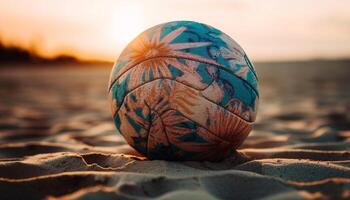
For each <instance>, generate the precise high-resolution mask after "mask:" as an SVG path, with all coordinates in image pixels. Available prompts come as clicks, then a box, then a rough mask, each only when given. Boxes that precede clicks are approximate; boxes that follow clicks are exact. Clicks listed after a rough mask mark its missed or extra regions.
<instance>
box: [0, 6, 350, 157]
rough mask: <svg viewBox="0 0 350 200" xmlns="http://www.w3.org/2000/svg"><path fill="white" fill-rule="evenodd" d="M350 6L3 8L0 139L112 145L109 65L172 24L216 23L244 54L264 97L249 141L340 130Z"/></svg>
mask: <svg viewBox="0 0 350 200" xmlns="http://www.w3.org/2000/svg"><path fill="white" fill-rule="evenodd" d="M349 7H350V1H346V0H337V1H332V0H317V1H316V0H308V1H305V0H284V1H280V0H264V1H260V0H244V1H243V0H231V1H230V0H216V1H210V0H193V1H188V0H172V1H162V0H147V1H140V0H113V1H112V0H111V1H109V0H98V1H97V0H94V1H93V0H75V1H70V0H57V1H56V0H52V1H46V0H33V1H29V0H1V1H0V96H1V98H0V132H2V133H3V134H2V135H1V138H2V139H3V141H4V142H8V140H11V141H12V140H15V141H18V140H19V139H21V138H22V136H21V137H17V136H16V137H15V136H13V135H14V133H16V134H23V135H25V136H23V137H24V139H26V140H27V139H28V140H37V139H38V137H40V138H41V137H43V138H44V140H45V141H46V140H50V139H47V138H46V135H45V134H53V133H55V134H56V133H58V132H67V131H68V132H69V131H73V132H74V134H75V133H76V131H77V130H89V129H90V128H89V127H92V126H93V125H99V124H102V125H103V124H107V125H108V126H109V127H110V129H109V131H110V132H109V133H111V135H113V136H115V137H116V134H115V129H114V127H113V125H112V120H111V114H110V111H109V104H108V102H107V84H108V78H109V73H110V70H111V68H112V66H113V62H114V61H115V60H116V59H117V58H118V55H119V54H120V52H121V51H122V50H123V48H124V47H125V46H126V45H127V43H128V42H129V41H130V40H131V39H133V38H134V37H135V36H137V35H138V34H139V33H140V32H142V31H143V30H145V29H147V28H149V27H151V26H154V25H156V24H159V23H163V22H168V21H174V20H193V21H199V22H203V23H206V24H209V25H212V26H214V27H216V28H218V29H220V30H222V31H223V32H225V33H227V34H228V35H230V36H231V37H232V38H234V39H235V40H236V41H237V42H238V43H239V44H240V45H241V46H242V47H243V49H244V50H245V51H246V52H247V54H248V55H249V56H250V58H251V59H252V61H253V63H254V65H255V67H256V69H257V72H258V75H259V80H260V83H259V84H260V93H261V99H260V107H259V114H258V123H257V126H256V129H255V132H253V135H254V134H256V133H258V132H259V130H260V131H265V133H266V130H271V129H276V130H279V131H280V132H281V127H279V125H278V127H275V126H277V125H276V123H274V121H273V119H278V120H282V122H284V121H283V120H286V121H290V122H293V123H288V124H286V123H282V124H283V126H288V127H285V128H286V130H294V129H299V128H300V129H302V130H305V129H310V130H313V129H316V128H318V127H320V126H325V125H326V124H328V125H329V124H331V125H332V126H336V128H337V129H346V128H345V127H349V126H350V123H349V120H348V119H349V116H348V115H349V114H348V113H349V112H348V111H349V107H350V79H349V75H350V65H349V63H350V61H349V58H350V12H349ZM271 120H272V121H271ZM298 120H299V121H298ZM330 121H331V122H330ZM279 122H280V121H279ZM280 124H281V123H280ZM57 127H59V128H57ZM67 127H70V128H67ZM72 127H73V128H72ZM266 127H267V128H266ZM37 130H41V131H37ZM62 130H63V131H62ZM84 134H85V136H86V133H85V132H84ZM85 136H84V137H85ZM22 139H23V138H22ZM56 139H57V138H56ZM57 140H58V141H60V139H59V138H58V139H57ZM102 140H103V139H102ZM113 140H114V141H116V140H117V139H115V138H114V139H113ZM113 140H112V141H113ZM64 141H65V142H67V139H65V140H64ZM81 141H83V139H82V138H80V139H79V140H78V142H81ZM91 141H92V143H93V144H91ZM91 141H90V143H89V142H88V143H89V144H91V145H94V146H98V145H102V146H104V145H107V146H108V145H110V146H115V143H114V142H108V141H106V140H103V141H104V142H101V140H91ZM109 141H110V140H109ZM46 150H47V148H45V151H46Z"/></svg>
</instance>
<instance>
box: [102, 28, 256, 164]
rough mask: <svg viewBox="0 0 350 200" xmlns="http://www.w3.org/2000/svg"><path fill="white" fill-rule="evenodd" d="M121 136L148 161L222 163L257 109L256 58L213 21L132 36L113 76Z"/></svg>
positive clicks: (247, 129)
mask: <svg viewBox="0 0 350 200" xmlns="http://www.w3.org/2000/svg"><path fill="white" fill-rule="evenodd" d="M108 93H109V100H110V104H111V109H112V115H113V120H114V124H115V126H116V128H117V129H118V131H119V132H120V134H121V135H122V136H123V137H124V138H125V140H126V141H127V143H128V144H129V145H131V146H132V147H133V148H134V149H135V150H137V151H138V152H139V153H141V154H143V155H145V156H147V157H148V158H149V159H163V160H198V161H203V160H207V161H218V160H222V159H224V158H226V157H228V156H230V155H232V153H233V152H234V151H235V150H236V149H237V148H238V147H239V146H240V145H241V144H242V143H243V141H244V140H245V139H246V137H247V136H248V134H249V132H250V131H251V129H252V125H253V123H254V121H255V118H256V115H257V109H258V100H259V90H258V78H257V74H256V72H255V69H254V66H253V64H252V62H251V61H250V60H249V58H248V56H247V55H246V53H245V52H244V50H243V49H242V48H241V47H240V46H239V45H238V43H237V42H235V41H234V40H233V39H232V38H231V37H229V36H228V35H226V34H225V33H223V32H221V31H220V30H218V29H216V28H213V27H211V26H209V25H206V24H203V23H198V22H192V21H175V22H169V23H164V24H160V25H157V26H154V27H152V28H150V29H148V30H146V31H144V32H143V33H141V34H140V35H139V36H137V37H136V38H135V39H134V40H133V41H131V42H130V43H129V44H128V45H127V47H126V48H125V49H124V50H123V52H122V53H121V54H120V56H119V58H118V60H117V61H116V62H115V64H114V66H113V69H112V72H111V75H110V82H109V88H108Z"/></svg>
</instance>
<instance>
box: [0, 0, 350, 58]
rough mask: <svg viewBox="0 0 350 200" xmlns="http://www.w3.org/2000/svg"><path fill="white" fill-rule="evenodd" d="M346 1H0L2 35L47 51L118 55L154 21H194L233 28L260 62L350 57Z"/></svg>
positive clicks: (9, 40)
mask: <svg viewBox="0 0 350 200" xmlns="http://www.w3.org/2000/svg"><path fill="white" fill-rule="evenodd" d="M349 8H350V1H346V0H336V1H334V0H317V1H316V0H221V1H220V0H215V1H212V0H191V1H190V0H171V1H165V0H147V1H146V0H120V1H117V0H110V1H109V0H96V1H92V0H91V1H89V0H51V1H48V0H33V1H29V0H1V1H0V39H1V40H2V41H4V42H5V43H6V44H15V45H20V46H23V47H26V48H32V49H36V50H37V51H38V52H39V53H40V54H42V55H44V56H55V55H57V54H60V53H66V54H67V53H68V54H72V55H75V56H78V57H79V58H82V59H102V60H106V61H114V60H115V59H116V58H117V56H118V54H119V53H120V52H121V51H122V49H123V47H124V46H125V45H126V44H127V43H128V41H130V40H131V39H132V38H133V37H135V36H137V35H138V34H139V33H140V32H141V31H143V30H144V29H146V28H148V27H151V26H153V25H156V24H159V23H163V22H167V21H174V20H194V21H199V22H204V23H207V24H210V25H212V26H214V27H216V28H219V29H221V30H222V31H224V32H226V33H227V34H229V35H230V36H231V37H232V38H234V39H235V40H236V41H237V42H238V43H239V44H241V46H242V47H243V48H244V49H245V50H246V52H247V53H248V55H249V56H250V57H251V58H252V59H253V60H258V61H267V60H285V59H288V60H291V59H313V58H340V57H350V12H349Z"/></svg>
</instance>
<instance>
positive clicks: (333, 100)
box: [0, 63, 350, 200]
mask: <svg viewBox="0 0 350 200" xmlns="http://www.w3.org/2000/svg"><path fill="white" fill-rule="evenodd" d="M257 69H258V73H259V75H260V83H261V85H260V89H261V93H262V96H261V104H260V110H259V111H260V112H259V117H258V121H257V123H256V125H255V127H254V131H253V132H252V133H251V134H250V136H249V137H248V138H247V140H246V141H245V143H244V144H243V145H242V146H241V147H240V149H239V150H238V151H237V153H236V155H235V156H234V157H231V158H228V159H226V160H224V161H221V162H218V163H212V162H169V161H161V160H153V161H151V160H147V159H146V158H145V157H142V156H141V155H139V154H138V153H137V152H135V151H134V150H133V149H132V148H131V147H129V146H128V145H127V144H126V143H125V141H124V140H123V138H122V137H121V136H120V135H119V134H118V133H117V132H116V130H115V128H114V126H113V122H112V118H111V114H110V111H109V105H108V103H107V98H106V87H107V81H108V75H109V69H107V68H89V69H84V68H72V69H66V68H48V69H42V68H39V69H23V68H21V69H10V68H5V69H1V71H0V96H1V99H0V199H191V200H195V199H350V144H349V142H350V114H349V112H348V111H349V110H350V109H349V108H350V92H349V91H350V80H349V79H348V78H347V74H349V72H350V68H349V66H348V63H333V64H332V65H331V66H329V64H327V63H321V64H320V63H319V64H315V63H308V64H307V63H294V64H261V65H258V66H257ZM335 69H336V70H335Z"/></svg>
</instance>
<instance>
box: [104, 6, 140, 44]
mask: <svg viewBox="0 0 350 200" xmlns="http://www.w3.org/2000/svg"><path fill="white" fill-rule="evenodd" d="M145 18H146V16H145V14H144V12H143V9H142V7H141V5H140V4H137V3H136V2H135V1H128V2H126V1H122V2H120V3H119V4H118V9H116V10H115V11H114V12H113V15H112V24H111V25H110V27H111V29H110V34H109V36H108V37H109V38H108V39H109V41H111V43H112V44H113V45H116V46H117V47H125V46H126V45H127V44H128V43H129V42H130V41H131V40H132V39H134V38H135V37H136V36H137V35H138V34H140V33H141V32H142V31H144V29H145V28H147V27H145Z"/></svg>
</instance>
